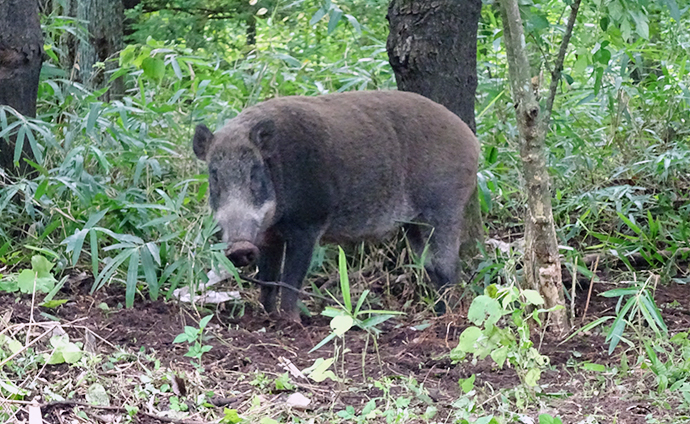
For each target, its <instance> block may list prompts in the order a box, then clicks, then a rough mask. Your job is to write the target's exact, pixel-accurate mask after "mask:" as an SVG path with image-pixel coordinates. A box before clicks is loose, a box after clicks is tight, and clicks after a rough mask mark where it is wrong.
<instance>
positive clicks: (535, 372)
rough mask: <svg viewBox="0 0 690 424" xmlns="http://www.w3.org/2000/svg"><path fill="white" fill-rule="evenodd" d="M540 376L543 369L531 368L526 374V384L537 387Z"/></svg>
mask: <svg viewBox="0 0 690 424" xmlns="http://www.w3.org/2000/svg"><path fill="white" fill-rule="evenodd" d="M540 378H541V370H540V369H539V368H530V369H529V370H528V371H527V373H526V374H525V384H527V385H528V386H530V387H535V386H536V385H537V382H538V381H539V379H540Z"/></svg>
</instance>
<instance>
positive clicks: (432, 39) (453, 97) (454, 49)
mask: <svg viewBox="0 0 690 424" xmlns="http://www.w3.org/2000/svg"><path fill="white" fill-rule="evenodd" d="M481 8H482V2H481V0H460V1H458V0H455V1H453V0H436V1H429V0H391V2H390V4H389V6H388V15H387V18H388V21H389V23H390V33H389V35H388V42H387V43H386V49H387V51H388V60H389V61H390V64H391V67H392V68H393V71H394V72H395V80H396V82H397V84H398V89H399V90H403V91H412V92H415V93H418V94H421V95H423V96H425V97H427V98H429V99H431V100H433V101H435V102H437V103H440V104H442V105H444V106H445V107H447V108H448V109H449V110H450V111H452V112H453V113H455V114H456V115H458V116H459V117H460V118H461V119H462V120H463V121H465V123H466V124H467V125H469V127H470V128H471V129H472V131H474V132H476V127H475V121H474V97H475V92H476V90H477V30H478V27H479V16H480V13H481ZM483 234H484V229H483V226H482V220H481V210H480V206H479V198H478V196H477V193H476V192H475V194H474V195H473V196H472V197H471V199H470V203H469V204H468V205H467V208H466V209H465V219H464V225H463V235H462V244H461V247H460V255H461V256H462V258H463V260H464V262H465V263H467V262H468V261H469V259H471V258H472V257H473V256H474V255H475V254H476V253H477V241H479V240H480V239H481V238H482V237H483Z"/></svg>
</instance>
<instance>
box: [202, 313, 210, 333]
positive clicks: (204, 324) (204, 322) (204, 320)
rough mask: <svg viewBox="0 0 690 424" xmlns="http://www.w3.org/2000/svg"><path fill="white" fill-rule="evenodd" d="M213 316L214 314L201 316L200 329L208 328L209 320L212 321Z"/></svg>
mask: <svg viewBox="0 0 690 424" xmlns="http://www.w3.org/2000/svg"><path fill="white" fill-rule="evenodd" d="M211 318H213V314H211V315H206V316H205V317H203V318H201V321H199V329H200V330H203V329H204V328H206V326H207V325H208V322H209V321H211Z"/></svg>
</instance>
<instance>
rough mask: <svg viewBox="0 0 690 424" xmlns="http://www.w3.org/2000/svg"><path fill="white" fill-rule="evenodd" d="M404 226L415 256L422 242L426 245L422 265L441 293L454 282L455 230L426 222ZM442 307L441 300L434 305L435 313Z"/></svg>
mask: <svg viewBox="0 0 690 424" xmlns="http://www.w3.org/2000/svg"><path fill="white" fill-rule="evenodd" d="M432 228H433V231H432ZM405 229H406V234H407V239H408V241H409V242H410V246H411V247H412V250H413V251H414V254H415V255H416V256H417V258H419V257H421V255H422V254H423V252H424V248H425V247H426V244H427V243H428V244H429V249H428V252H427V258H426V261H425V264H424V268H425V269H426V272H427V273H428V274H429V279H430V280H431V282H432V284H433V285H434V288H435V289H436V291H437V292H438V294H439V295H443V294H444V292H445V290H446V289H448V288H449V287H451V286H453V285H455V284H457V282H458V264H459V260H460V258H459V256H458V251H459V249H460V236H459V231H458V230H456V229H454V228H449V227H448V226H446V225H437V226H436V227H432V226H431V225H429V224H407V225H405ZM445 309H446V308H445V302H443V301H439V302H438V303H437V304H436V312H438V313H440V314H442V313H444V312H445Z"/></svg>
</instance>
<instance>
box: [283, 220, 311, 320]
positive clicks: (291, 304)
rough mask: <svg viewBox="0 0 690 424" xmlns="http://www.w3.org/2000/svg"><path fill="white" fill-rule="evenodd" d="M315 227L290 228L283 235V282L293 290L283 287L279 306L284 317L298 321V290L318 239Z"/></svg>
mask: <svg viewBox="0 0 690 424" xmlns="http://www.w3.org/2000/svg"><path fill="white" fill-rule="evenodd" d="M318 234H319V231H318V230H317V229H313V228H308V229H291V230H290V231H289V233H288V234H284V237H285V242H286V246H285V265H284V268H283V282H284V283H285V284H287V285H289V286H291V287H294V288H295V290H291V289H288V288H285V287H283V288H282V289H281V296H280V298H281V299H280V308H281V309H282V312H283V314H284V315H285V318H287V319H288V320H291V321H294V322H299V321H300V319H299V310H298V309H297V299H298V297H299V294H298V292H297V291H298V290H299V289H300V288H301V287H302V281H303V280H304V277H305V276H306V275H307V271H308V270H309V264H310V263H311V256H312V253H313V252H314V245H315V244H316V240H317V239H318Z"/></svg>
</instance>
